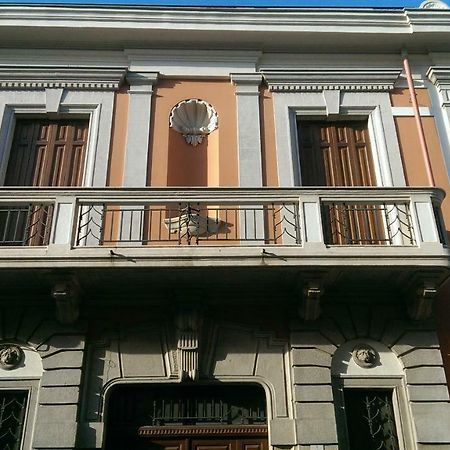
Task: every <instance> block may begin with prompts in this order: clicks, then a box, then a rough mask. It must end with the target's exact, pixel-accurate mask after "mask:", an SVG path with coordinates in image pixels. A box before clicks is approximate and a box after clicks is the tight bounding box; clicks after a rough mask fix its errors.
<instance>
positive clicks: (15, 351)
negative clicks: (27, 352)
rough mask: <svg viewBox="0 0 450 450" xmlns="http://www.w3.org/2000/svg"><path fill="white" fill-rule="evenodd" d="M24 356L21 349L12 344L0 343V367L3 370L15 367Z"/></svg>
mask: <svg viewBox="0 0 450 450" xmlns="http://www.w3.org/2000/svg"><path fill="white" fill-rule="evenodd" d="M23 358H24V353H23V350H22V349H21V348H20V347H19V346H17V345H12V344H3V345H0V367H1V368H2V369H5V370H11V369H15V368H16V367H17V366H19V364H20V363H21V362H22V360H23Z"/></svg>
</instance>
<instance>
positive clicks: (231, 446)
mask: <svg viewBox="0 0 450 450" xmlns="http://www.w3.org/2000/svg"><path fill="white" fill-rule="evenodd" d="M267 448H268V446H267V438H266V437H264V438H263V437H243V438H238V437H232V436H230V437H220V438H215V437H201V438H199V437H188V438H185V439H160V438H158V439H145V438H144V439H142V442H141V443H140V446H139V450H144V449H145V450H267Z"/></svg>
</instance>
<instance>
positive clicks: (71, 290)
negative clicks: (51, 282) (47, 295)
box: [51, 282, 80, 324]
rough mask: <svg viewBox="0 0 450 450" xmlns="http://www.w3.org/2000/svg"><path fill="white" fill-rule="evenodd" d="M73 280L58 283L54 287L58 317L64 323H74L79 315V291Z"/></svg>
mask: <svg viewBox="0 0 450 450" xmlns="http://www.w3.org/2000/svg"><path fill="white" fill-rule="evenodd" d="M78 291H79V290H78V288H77V286H75V284H74V283H72V282H62V283H57V284H55V286H54V287H53V289H52V293H51V295H52V297H53V298H54V300H55V303H56V318H57V319H58V321H59V322H61V323H63V324H71V323H74V322H75V321H76V320H77V319H78V317H79V315H80V310H79V292H78Z"/></svg>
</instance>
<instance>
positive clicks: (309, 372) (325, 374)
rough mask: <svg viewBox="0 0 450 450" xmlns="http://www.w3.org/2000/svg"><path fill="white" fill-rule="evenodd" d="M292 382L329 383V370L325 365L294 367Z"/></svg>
mask: <svg viewBox="0 0 450 450" xmlns="http://www.w3.org/2000/svg"><path fill="white" fill-rule="evenodd" d="M293 372H294V384H331V371H330V369H329V368H326V367H295V368H294V369H293Z"/></svg>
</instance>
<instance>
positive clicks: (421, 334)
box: [392, 331, 439, 356]
mask: <svg viewBox="0 0 450 450" xmlns="http://www.w3.org/2000/svg"><path fill="white" fill-rule="evenodd" d="M417 347H422V348H425V347H426V348H439V340H438V337H437V334H436V332H434V331H408V332H406V333H405V334H404V335H403V336H402V337H401V338H400V339H398V341H396V342H395V344H394V345H393V346H392V350H393V351H394V352H395V353H396V354H397V355H398V356H401V355H403V354H404V353H406V352H410V351H411V350H414V349H416V348H417Z"/></svg>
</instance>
